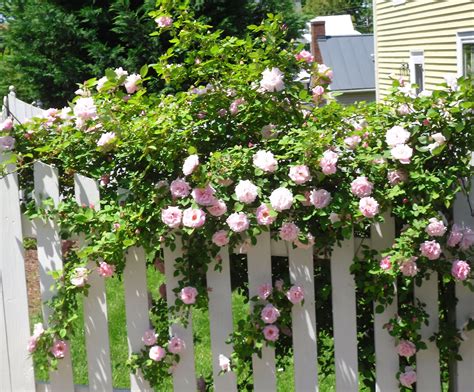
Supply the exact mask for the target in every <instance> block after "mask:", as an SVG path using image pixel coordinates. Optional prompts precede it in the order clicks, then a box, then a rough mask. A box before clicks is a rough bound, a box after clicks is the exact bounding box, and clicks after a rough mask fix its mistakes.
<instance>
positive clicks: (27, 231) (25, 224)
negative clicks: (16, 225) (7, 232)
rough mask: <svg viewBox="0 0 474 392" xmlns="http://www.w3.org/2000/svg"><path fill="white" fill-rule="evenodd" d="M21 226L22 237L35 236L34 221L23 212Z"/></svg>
mask: <svg viewBox="0 0 474 392" xmlns="http://www.w3.org/2000/svg"><path fill="white" fill-rule="evenodd" d="M21 227H22V230H23V237H24V238H25V237H29V238H36V226H35V221H34V220H31V219H29V218H28V217H27V216H25V215H24V214H22V215H21Z"/></svg>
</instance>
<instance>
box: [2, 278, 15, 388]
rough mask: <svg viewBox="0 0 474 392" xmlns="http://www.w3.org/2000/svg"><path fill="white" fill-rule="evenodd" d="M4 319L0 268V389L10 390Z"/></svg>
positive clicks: (9, 365)
mask: <svg viewBox="0 0 474 392" xmlns="http://www.w3.org/2000/svg"><path fill="white" fill-rule="evenodd" d="M6 319H7V317H6V314H5V305H4V302H3V277H2V270H1V269H0V347H3V350H1V352H0V391H11V390H12V382H11V377H10V369H11V364H10V358H9V354H8V336H7V326H6V321H7V320H6Z"/></svg>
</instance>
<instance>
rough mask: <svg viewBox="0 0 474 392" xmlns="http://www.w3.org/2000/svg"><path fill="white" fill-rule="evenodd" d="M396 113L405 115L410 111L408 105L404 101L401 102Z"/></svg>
mask: <svg viewBox="0 0 474 392" xmlns="http://www.w3.org/2000/svg"><path fill="white" fill-rule="evenodd" d="M397 113H398V114H399V115H400V116H406V115H407V114H409V113H410V107H409V106H408V105H407V104H406V103H402V104H401V105H400V106H399V107H398V108H397Z"/></svg>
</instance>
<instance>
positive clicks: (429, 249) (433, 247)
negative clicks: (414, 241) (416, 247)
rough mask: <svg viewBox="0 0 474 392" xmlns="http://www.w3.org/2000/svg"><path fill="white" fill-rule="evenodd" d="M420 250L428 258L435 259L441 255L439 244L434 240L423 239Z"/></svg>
mask: <svg viewBox="0 0 474 392" xmlns="http://www.w3.org/2000/svg"><path fill="white" fill-rule="evenodd" d="M420 252H421V254H422V255H423V256H425V257H426V258H428V259H429V260H437V259H439V256H440V255H441V245H440V244H438V243H437V242H436V241H425V242H423V243H422V244H421V245H420Z"/></svg>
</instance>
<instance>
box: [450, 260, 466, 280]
mask: <svg viewBox="0 0 474 392" xmlns="http://www.w3.org/2000/svg"><path fill="white" fill-rule="evenodd" d="M470 272H471V267H470V266H469V264H468V263H467V262H466V261H464V260H454V261H453V265H452V267H451V275H453V277H454V278H455V279H457V280H466V279H467V277H468V276H469V273H470Z"/></svg>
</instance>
